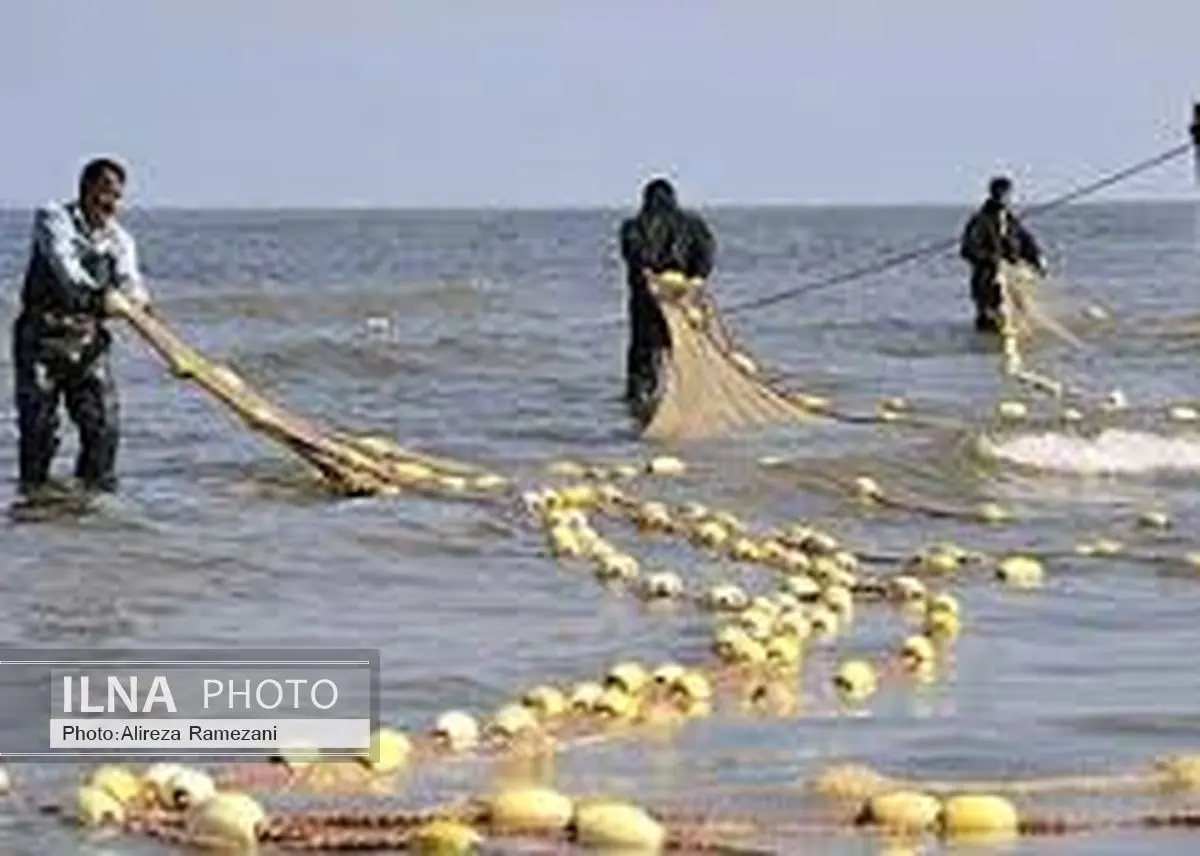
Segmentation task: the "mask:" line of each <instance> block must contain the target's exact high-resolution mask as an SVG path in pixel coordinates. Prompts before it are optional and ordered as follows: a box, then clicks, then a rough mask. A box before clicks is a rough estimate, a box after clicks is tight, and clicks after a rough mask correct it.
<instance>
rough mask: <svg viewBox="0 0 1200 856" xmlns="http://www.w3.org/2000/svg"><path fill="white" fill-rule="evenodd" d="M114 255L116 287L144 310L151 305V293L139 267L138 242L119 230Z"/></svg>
mask: <svg viewBox="0 0 1200 856" xmlns="http://www.w3.org/2000/svg"><path fill="white" fill-rule="evenodd" d="M113 253H114V256H115V258H114V265H113V272H114V274H115V277H116V282H115V283H114V285H116V286H117V288H119V289H120V290H121V291H122V292H124V294H125V296H126V297H128V298H129V299H130V300H131V301H133V303H134V304H136V305H137V306H140V307H143V308H144V307H145V306H147V305H148V304H149V303H150V291H149V289H147V288H146V283H145V281H144V280H143V279H142V271H141V268H140V267H139V266H138V252H137V242H136V241H134V239H133V236H132V235H130V234H129V233H128V232H126V231H125V230H124V229H121V228H118V230H117V233H116V241H115V247H114V248H113Z"/></svg>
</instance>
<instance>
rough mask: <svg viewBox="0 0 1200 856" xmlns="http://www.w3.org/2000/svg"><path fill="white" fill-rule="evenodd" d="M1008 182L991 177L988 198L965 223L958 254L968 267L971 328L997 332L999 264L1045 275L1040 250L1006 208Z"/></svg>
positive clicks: (1010, 193)
mask: <svg viewBox="0 0 1200 856" xmlns="http://www.w3.org/2000/svg"><path fill="white" fill-rule="evenodd" d="M1012 189H1013V184H1012V180H1011V179H1008V178H1004V177H999V178H993V179H992V180H991V183H990V184H989V185H988V198H987V200H986V201H985V202H984V203H983V205H982V206H981V207H980V208H979V210H978V211H976V212H975V214H974V215H972V217H971V219H970V220H969V221H967V225H966V227H965V228H964V229H963V233H962V244H961V248H960V251H959V253H960V255H961V256H962V257H963V258H964V259H965V260H966V261H968V262H969V263H970V264H971V300H972V301H974V303H975V329H976V330H979V331H981V332H996V331H998V330H999V329H1000V310H1001V304H1002V302H1003V296H1002V294H1001V291H1000V283H999V282H998V281H997V279H996V277H997V274H998V273H999V270H1000V261H1001V260H1004V261H1007V262H1017V261H1025V262H1028V263H1029V264H1030V265H1032V266H1033V267H1035V268H1037V270H1038V271H1039V272H1041V273H1045V265H1044V263H1043V260H1042V251H1041V248H1040V247H1039V246H1038V243H1037V241H1036V240H1035V239H1034V237H1033V235H1032V234H1031V233H1030V232H1029V231H1028V230H1027V229H1026V228H1025V227H1024V226H1022V225H1021V221H1020V220H1018V219H1017V216H1016V215H1015V214H1014V213H1013V212H1012V209H1011V207H1010V204H1011V198H1012Z"/></svg>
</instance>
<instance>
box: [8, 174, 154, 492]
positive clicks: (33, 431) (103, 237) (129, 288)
mask: <svg viewBox="0 0 1200 856" xmlns="http://www.w3.org/2000/svg"><path fill="white" fill-rule="evenodd" d="M125 177H126V174H125V168H124V167H123V166H122V165H121V164H119V163H117V162H116V161H113V160H109V159H107V158H99V159H96V160H93V161H91V162H90V163H88V164H87V166H85V167H84V169H83V172H82V173H81V175H80V178H79V197H78V199H77V200H76V201H74V202H68V203H65V204H64V203H57V202H52V203H49V204H47V205H45V206H43V207H42V208H39V209H38V210H37V213H36V214H35V216H34V222H33V240H32V247H31V250H30V258H29V265H28V267H27V268H26V271H25V284H24V288H23V290H22V292H21V312H20V315H18V317H17V319H16V322H15V323H14V325H13V364H14V367H15V370H16V383H15V387H16V405H17V419H18V425H19V428H20V456H19V460H20V464H19V467H20V489H21V492H22V493H23V494H26V495H28V494H31V493H35V492H37V491H39V490H40V489H42V488H44V487H46V486H47V484H48V482H49V478H50V468H51V465H52V463H53V460H54V455H55V453H56V452H57V451H58V444H59V438H58V427H59V417H58V409H59V403H60V401H62V402H64V403H65V404H66V408H67V413H68V415H69V416H70V418H71V421H72V422H74V423H75V426H76V427H77V428H78V430H79V445H80V448H79V457H78V459H77V461H76V464H75V477H76V479H78V481H79V482H80V486H81V487H83V488H84V489H85V490H97V491H113V490H115V489H116V487H117V477H116V458H117V447H118V445H119V441H120V425H119V422H118V420H119V415H120V413H119V406H118V400H117V388H116V383H115V381H114V378H113V375H112V369H111V366H110V365H109V349H110V345H111V342H112V336H111V334H110V333H109V332H108V330H106V329H105V326H104V318H105V317H106V314H107V313H106V305H107V296H108V294H109V292H110V291H111V290H114V289H121V290H122V292H123V293H124V294H125V295H126V296H127V297H129V299H130V300H131V301H133V302H134V303H135V304H138V305H141V306H145V305H147V304H148V303H149V293H148V292H147V290H146V287H145V285H144V284H143V283H142V276H141V273H140V271H139V270H138V259H137V246H136V244H135V243H134V240H133V238H132V237H131V236H130V235H129V233H128V232H126V231H125V230H124V229H123V228H122V227H121V225H120V224H119V223H118V222H117V219H116V215H117V210H118V206H119V203H120V202H121V197H122V194H123V192H124V189H125Z"/></svg>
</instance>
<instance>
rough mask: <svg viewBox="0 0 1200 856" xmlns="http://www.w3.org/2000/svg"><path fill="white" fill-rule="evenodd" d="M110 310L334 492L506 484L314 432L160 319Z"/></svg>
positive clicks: (115, 304) (113, 306) (131, 309)
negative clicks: (190, 344)
mask: <svg viewBox="0 0 1200 856" xmlns="http://www.w3.org/2000/svg"><path fill="white" fill-rule="evenodd" d="M109 309H110V314H113V315H115V316H118V317H122V318H124V319H125V320H126V321H128V322H129V326H130V327H131V328H132V329H133V330H134V332H136V333H137V334H138V335H139V336H141V338H142V339H144V340H145V341H146V342H147V343H148V344H149V345H150V347H151V348H153V349H154V350H155V351H156V352H157V353H158V354H159V355H160V356H162V358H163V359H164V360H165V361H166V363H167V365H168V367H169V368H170V370H171V372H172V373H173V374H174V375H175V376H176V377H179V378H182V379H185V380H190V381H192V382H193V383H195V384H196V385H198V386H199V387H201V388H202V389H204V390H205V391H206V392H208V393H209V394H210V395H212V396H213V397H214V398H216V399H217V400H218V401H219V402H220V403H221V404H223V405H225V406H226V407H227V408H228V409H229V410H231V411H232V412H233V413H234V414H235V415H236V416H238V417H239V418H240V419H241V420H242V421H243V422H244V423H245V424H246V425H247V426H249V427H250V428H251V429H252V430H253V431H255V432H257V433H258V434H261V435H262V436H264V437H267V438H268V439H270V440H273V441H274V442H276V443H278V444H280V445H282V446H283V447H285V448H286V449H288V450H290V451H292V452H294V453H295V454H297V455H298V456H299V457H300V458H301V459H302V460H304V461H305V462H306V463H307V464H308V465H309V466H311V467H312V468H313V469H314V470H315V471H316V473H317V474H318V475H319V477H320V478H321V479H322V480H323V481H324V482H325V483H326V484H327V485H328V486H329V487H331V488H332V489H333V490H335V491H336V492H338V493H342V494H348V495H369V494H383V493H398V492H401V491H413V492H419V493H433V494H467V495H470V494H475V493H486V492H493V491H495V490H497V489H500V488H503V487H506V486H507V481H506V480H505V479H503V478H502V477H500V476H498V475H495V474H494V473H490V472H488V471H486V470H484V469H481V468H479V467H475V466H471V465H468V464H463V463H460V462H458V461H452V460H448V459H446V458H440V457H434V456H432V455H427V454H422V453H419V452H415V451H412V450H409V449H404V448H402V447H400V446H399V445H397V444H396V443H395V442H394V441H392V440H391V439H390V438H388V437H372V436H359V435H354V434H348V433H345V432H342V431H338V430H335V429H330V428H327V427H322V426H319V425H317V424H316V423H314V422H311V421H309V420H307V419H304V418H302V417H300V416H297V415H295V414H293V413H290V412H289V411H287V410H285V409H284V408H282V407H280V406H279V405H277V404H275V403H273V402H271V401H269V400H268V399H267V398H266V397H265V396H263V395H262V394H260V393H258V392H257V391H255V390H254V389H252V388H251V387H250V386H249V384H247V383H246V381H245V380H244V379H243V378H241V377H240V376H239V375H238V374H237V373H236V372H234V371H233V370H232V369H231V368H229V367H228V366H223V365H220V364H218V363H214V362H212V361H210V360H208V359H207V358H205V357H204V356H203V355H201V354H200V353H199V352H197V351H196V350H195V349H194V348H192V347H191V346H189V345H188V344H187V343H186V342H184V341H183V340H182V339H181V338H180V337H179V336H178V335H177V334H176V333H175V332H174V331H173V330H171V328H170V327H169V326H167V324H166V322H165V321H164V320H163V319H162V318H161V317H160V316H159V315H157V314H150V313H148V312H146V311H145V310H143V309H141V308H140V307H138V306H135V305H134V304H133V303H131V302H130V301H129V300H128V299H126V298H125V297H124V296H122V295H119V294H117V295H114V296H113V297H112V298H111V299H110V304H109Z"/></svg>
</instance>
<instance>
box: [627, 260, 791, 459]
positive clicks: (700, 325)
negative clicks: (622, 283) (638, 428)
mask: <svg viewBox="0 0 1200 856" xmlns="http://www.w3.org/2000/svg"><path fill="white" fill-rule="evenodd" d="M650 290H651V293H652V294H654V296H655V298H656V299H657V300H658V304H659V307H660V308H661V309H662V313H663V316H664V317H665V318H666V321H667V327H668V329H669V330H670V333H671V345H672V346H671V349H670V350H669V351H668V352H667V353H666V355H665V359H664V363H663V368H662V372H661V377H660V390H661V394H660V396H659V401H658V404H657V406H656V407H655V409H654V412H653V414H652V415H651V416H650V418H649V419H648V420H647V421H646V423H645V425H644V427H643V429H642V436H643V437H645V438H647V439H652V440H695V439H701V438H706V437H714V436H718V435H721V434H727V433H732V432H735V431H738V430H742V429H746V428H753V427H759V426H765V425H768V424H772V423H782V422H788V421H808V420H810V419H811V418H812V413H811V412H810V411H809V410H808V409H806V408H805V406H804V405H803V404H802V403H801V402H800V401H799V400H798V398H793V397H789V396H788V395H787V394H785V393H783V392H781V391H779V390H777V389H775V388H773V387H772V385H771V384H770V383H769V382H768V380H767V379H766V378H765V377H763V375H762V373H761V371H760V369H759V368H758V367H757V366H756V365H755V364H754V362H753V361H752V360H751V359H750V358H749V357H748V356H747V355H746V354H745V353H743V352H740V351H738V350H737V349H736V348H734V346H733V343H732V342H731V340H730V338H729V336H728V334H727V333H726V331H725V328H724V326H723V325H722V324H721V321H720V318H719V316H718V315H717V310H716V306H715V304H714V303H713V302H712V299H711V298H710V297H709V296H708V294H707V293H706V291H705V290H704V284H703V282H701V281H698V280H687V279H685V278H684V277H682V276H681V275H680V274H674V273H666V274H662V275H660V276H658V277H656V278H654V279H652V280H651V283H650Z"/></svg>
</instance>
